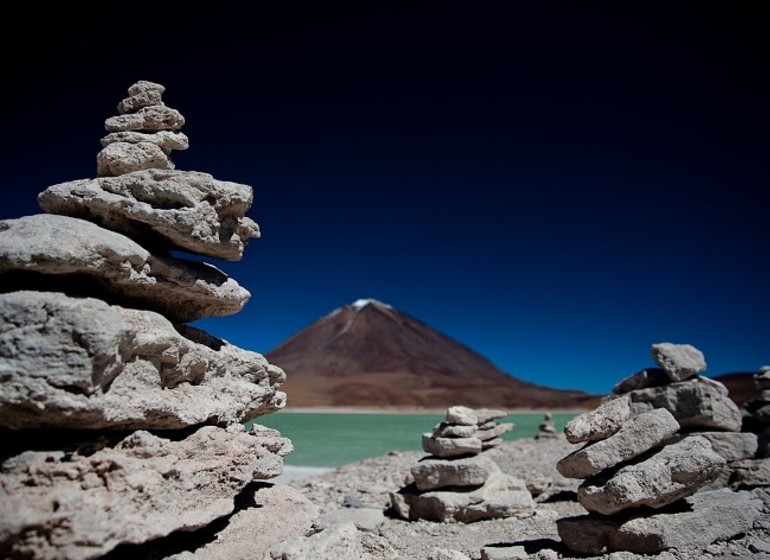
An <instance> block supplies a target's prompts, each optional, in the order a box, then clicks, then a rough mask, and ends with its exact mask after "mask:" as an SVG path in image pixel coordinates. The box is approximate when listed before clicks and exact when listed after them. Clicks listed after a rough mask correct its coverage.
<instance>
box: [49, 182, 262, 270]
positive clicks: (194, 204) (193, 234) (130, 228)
mask: <svg viewBox="0 0 770 560" xmlns="http://www.w3.org/2000/svg"><path fill="white" fill-rule="evenodd" d="M252 200H253V192H252V189H251V187H249V186H248V185H241V184H238V183H232V182H228V181H219V180H216V179H214V178H213V177H212V176H211V175H209V174H207V173H199V172H196V171H179V170H161V169H148V170H144V171H135V172H133V173H126V174H124V175H120V176H118V177H98V178H96V179H81V180H77V181H70V182H67V183H61V184H58V185H53V186H51V187H48V188H47V189H46V190H45V191H43V192H42V193H40V195H39V196H38V202H39V204H40V207H41V208H42V209H43V210H44V211H46V212H48V213H51V214H62V215H67V216H73V217H76V218H86V219H89V220H91V221H94V222H97V223H98V224H99V225H102V226H103V227H106V228H107V229H111V230H114V231H118V232H120V233H123V234H125V235H127V236H129V237H131V238H132V239H136V240H138V241H139V242H142V243H143V244H145V245H148V244H149V245H151V246H155V245H161V246H166V247H170V248H178V249H182V250H186V251H190V252H193V253H198V254H201V255H206V256H210V257H215V258H221V259H225V260H239V259H240V258H241V257H242V256H243V250H244V248H245V246H246V244H247V243H248V241H249V239H251V238H254V237H259V227H258V226H257V224H256V223H254V221H253V220H251V219H250V218H248V217H246V215H245V214H246V212H247V211H248V210H249V208H250V207H251V204H252Z"/></svg>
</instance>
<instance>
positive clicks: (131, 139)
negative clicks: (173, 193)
mask: <svg viewBox="0 0 770 560" xmlns="http://www.w3.org/2000/svg"><path fill="white" fill-rule="evenodd" d="M100 142H101V144H102V148H106V147H107V146H109V145H110V144H114V143H115V142H128V143H130V144H139V143H140V142H149V143H151V144H155V145H157V146H158V147H159V148H160V149H161V150H163V153H165V154H166V155H168V154H170V153H171V152H172V151H173V150H186V149H188V148H189V147H190V139H189V138H188V137H187V135H186V134H184V133H182V132H171V131H170V130H160V131H158V132H152V133H147V132H133V131H130V130H128V131H125V132H112V133H110V134H108V135H107V136H104V137H103V138H102V139H101V140H100Z"/></svg>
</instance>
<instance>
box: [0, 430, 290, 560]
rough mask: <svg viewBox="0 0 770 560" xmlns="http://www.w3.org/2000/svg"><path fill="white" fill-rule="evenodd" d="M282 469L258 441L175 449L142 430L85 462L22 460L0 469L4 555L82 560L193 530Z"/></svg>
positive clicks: (54, 457)
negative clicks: (253, 483)
mask: <svg viewBox="0 0 770 560" xmlns="http://www.w3.org/2000/svg"><path fill="white" fill-rule="evenodd" d="M282 469H283V463H282V460H281V458H280V457H278V456H277V455H275V454H273V453H270V452H269V451H267V450H266V449H265V448H263V447H262V446H261V445H260V441H259V438H257V437H255V436H251V435H249V434H246V433H244V432H243V431H240V432H232V431H227V430H223V429H221V428H216V427H213V426H206V427H203V428H200V429H199V430H197V431H196V432H194V433H193V434H191V435H189V436H187V437H186V438H184V439H182V440H181V441H171V440H168V439H164V438H161V437H158V436H154V435H152V434H150V433H149V432H146V431H138V432H134V433H133V434H131V435H129V436H128V437H126V438H125V439H124V440H122V441H121V442H119V443H118V444H117V445H116V446H115V447H107V448H103V449H101V450H98V451H96V452H95V453H93V454H91V455H79V454H77V453H75V454H65V453H64V452H62V451H27V452H24V453H21V454H20V455H17V456H14V457H11V458H9V459H7V460H5V461H4V462H3V463H2V465H0V474H2V476H0V555H1V556H4V557H5V556H10V557H13V558H59V559H63V560H80V559H87V558H95V557H100V556H102V555H104V554H106V553H107V552H109V551H111V550H113V549H114V548H115V547H116V546H118V545H120V544H124V543H132V544H133V543H142V542H146V541H150V540H152V539H155V538H159V537H164V536H166V535H169V534H170V533H172V532H174V531H192V530H195V529H199V528H201V527H204V526H206V525H208V524H209V523H211V522H212V521H214V520H215V519H218V518H220V517H222V516H224V515H227V514H229V513H231V512H232V511H233V509H234V502H233V499H234V498H235V496H236V495H238V494H239V493H240V492H241V490H242V489H243V488H244V487H245V486H246V485H247V484H248V483H249V482H251V481H253V480H264V479H270V478H273V477H275V476H278V475H279V474H280V473H281V471H282Z"/></svg>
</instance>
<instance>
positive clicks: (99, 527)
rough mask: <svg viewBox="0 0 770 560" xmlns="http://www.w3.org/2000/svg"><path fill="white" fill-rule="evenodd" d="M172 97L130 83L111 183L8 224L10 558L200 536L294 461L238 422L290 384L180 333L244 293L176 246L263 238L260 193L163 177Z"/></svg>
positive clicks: (108, 147)
mask: <svg viewBox="0 0 770 560" xmlns="http://www.w3.org/2000/svg"><path fill="white" fill-rule="evenodd" d="M162 91H163V87H162V86H160V85H158V84H152V83H150V82H138V83H137V84H135V85H134V86H132V87H131V88H130V89H129V95H130V97H129V98H127V99H125V100H124V101H123V102H121V104H120V107H119V111H120V113H121V115H120V116H118V117H114V118H112V119H108V121H107V129H108V130H109V131H111V134H109V135H108V136H107V137H106V138H105V139H104V141H103V142H104V143H105V149H104V150H103V151H102V152H101V153H100V154H99V158H98V159H99V175H119V176H117V177H115V176H109V177H107V176H104V177H99V178H97V179H91V180H81V181H73V182H70V183H65V184H62V185H56V186H53V187H50V188H48V189H46V191H45V192H43V193H42V194H41V195H40V196H39V201H40V204H41V206H42V208H43V209H44V210H45V211H46V212H48V214H38V215H32V216H26V217H22V218H19V219H9V220H3V221H0V278H2V281H0V286H2V288H1V289H0V290H1V291H2V293H1V294H0V436H1V437H2V441H3V445H2V447H1V448H0V556H2V557H10V558H17V557H18V558H21V557H23V558H61V559H86V558H96V557H100V556H103V555H105V554H107V553H109V552H110V551H113V550H115V549H116V548H117V547H119V546H120V548H121V550H123V551H124V552H127V553H129V554H131V551H132V550H134V549H132V548H131V547H141V546H145V545H143V543H148V542H154V543H158V542H163V541H164V539H166V538H171V537H169V535H171V534H172V533H176V532H179V531H184V532H188V533H189V534H190V538H191V540H193V541H194V540H195V539H194V538H193V536H194V535H195V533H196V532H200V531H203V532H205V531H208V530H209V529H208V526H209V524H211V523H212V522H214V521H217V522H218V523H221V522H222V520H223V519H227V516H229V515H231V514H233V512H234V511H236V505H235V504H236V503H237V502H239V501H241V502H244V501H245V502H247V503H260V502H262V501H264V500H261V499H256V498H254V497H253V494H255V491H256V489H257V488H258V487H259V483H258V482H256V481H260V480H265V479H270V478H273V477H275V476H277V475H279V474H280V473H281V472H282V469H283V460H282V456H284V455H286V454H287V453H289V452H290V451H291V449H292V447H291V442H290V441H289V440H287V439H285V438H282V437H280V434H279V433H278V432H276V431H274V430H270V429H267V428H264V427H260V426H255V427H254V429H253V430H252V431H251V432H250V433H246V432H244V430H243V424H242V423H243V422H244V421H245V420H247V419H250V418H254V417H256V416H259V415H262V414H267V413H270V412H274V411H276V410H279V409H280V408H282V407H283V406H284V404H285V398H286V395H285V394H284V393H283V392H282V391H281V390H280V388H281V386H282V384H283V382H284V380H285V374H284V372H283V371H282V370H281V369H280V368H278V367H276V366H274V365H271V364H270V363H268V362H267V360H266V359H265V358H264V357H263V356H262V355H260V354H257V353H255V352H250V351H247V350H243V349H240V348H237V347H235V346H232V345H230V344H228V343H227V342H226V341H224V340H220V339H217V338H215V337H213V336H211V335H209V334H207V333H205V332H203V331H201V330H198V329H195V328H192V327H189V326H186V325H184V324H183V323H184V322H186V321H191V320H194V319H199V318H202V317H210V316H217V315H226V314H230V313H235V312H237V311H238V310H239V309H240V308H241V307H242V306H243V305H244V304H245V303H246V301H247V300H248V298H249V293H248V292H247V291H246V290H245V289H243V288H242V287H240V286H239V285H238V284H237V283H236V282H235V281H234V280H232V279H230V278H228V277H227V276H226V275H225V274H224V273H222V272H221V271H220V270H218V269H217V268H215V267H214V266H212V265H210V264H205V263H200V262H192V261H186V260H183V259H179V258H175V257H172V256H171V255H170V253H169V251H170V250H171V249H174V248H180V247H182V248H184V249H186V250H188V251H191V252H193V253H197V254H199V255H203V256H207V257H223V258H231V259H236V258H240V256H241V255H242V251H243V248H244V245H245V242H246V240H247V239H248V238H249V237H254V236H255V233H256V232H258V230H257V229H256V224H254V223H253V222H252V221H251V220H250V219H249V218H247V217H246V216H245V212H246V211H247V210H248V209H249V207H250V205H251V202H252V190H251V187H249V186H247V185H239V184H235V183H228V182H223V181H217V180H215V179H213V178H212V177H211V176H210V175H206V174H203V173H197V172H185V171H175V170H171V169H170V167H171V164H170V161H168V160H167V158H166V156H167V153H168V151H170V150H172V149H182V148H184V147H186V146H187V139H186V137H184V135H181V134H179V133H176V132H174V131H175V130H177V129H178V128H179V126H181V124H182V123H183V122H184V119H183V118H182V117H181V115H179V113H178V112H176V111H174V110H173V109H169V108H167V107H165V106H164V105H163V104H162V102H161V101H160V94H161V92H162ZM150 146H152V148H151V147H150ZM155 148H157V149H155ZM145 156H146V157H145ZM148 240H150V241H151V242H150V243H148V244H147V245H145V244H143V243H144V242H146V241H148ZM249 493H250V494H252V496H251V497H244V496H245V495H246V494H249ZM241 513H243V512H241ZM238 515H240V513H239V514H238ZM300 517H301V516H300ZM140 550H144V549H141V548H137V549H136V553H137V555H141V554H140V553H139V551H140ZM182 550H183V549H182Z"/></svg>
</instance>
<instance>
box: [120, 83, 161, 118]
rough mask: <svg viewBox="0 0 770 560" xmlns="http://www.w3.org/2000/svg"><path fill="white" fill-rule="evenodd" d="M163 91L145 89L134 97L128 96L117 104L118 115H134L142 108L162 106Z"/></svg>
mask: <svg viewBox="0 0 770 560" xmlns="http://www.w3.org/2000/svg"><path fill="white" fill-rule="evenodd" d="M164 89H165V88H164ZM164 89H146V90H144V91H140V92H138V93H136V94H134V95H129V96H128V97H126V98H125V99H123V100H122V101H121V102H120V103H118V113H120V114H121V115H124V114H126V113H135V112H136V111H138V110H139V109H142V108H143V107H150V106H152V105H163V99H162V97H163V91H164Z"/></svg>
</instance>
